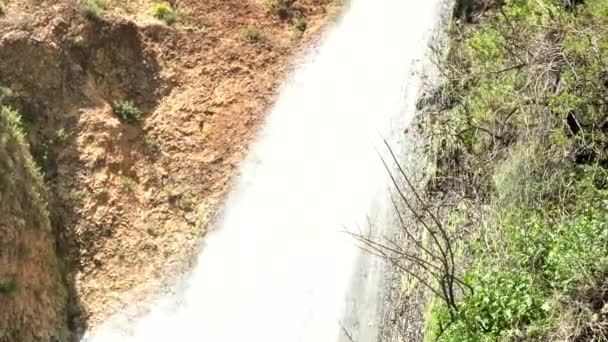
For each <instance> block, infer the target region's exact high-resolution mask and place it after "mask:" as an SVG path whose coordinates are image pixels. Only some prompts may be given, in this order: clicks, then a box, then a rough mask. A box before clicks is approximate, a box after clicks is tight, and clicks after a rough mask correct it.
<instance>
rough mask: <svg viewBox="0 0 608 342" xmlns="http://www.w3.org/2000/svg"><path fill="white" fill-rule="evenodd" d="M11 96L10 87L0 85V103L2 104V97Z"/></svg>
mask: <svg viewBox="0 0 608 342" xmlns="http://www.w3.org/2000/svg"><path fill="white" fill-rule="evenodd" d="M11 96H13V91H12V90H11V88H8V87H4V86H0V104H2V101H3V100H4V99H8V98H9V97H11Z"/></svg>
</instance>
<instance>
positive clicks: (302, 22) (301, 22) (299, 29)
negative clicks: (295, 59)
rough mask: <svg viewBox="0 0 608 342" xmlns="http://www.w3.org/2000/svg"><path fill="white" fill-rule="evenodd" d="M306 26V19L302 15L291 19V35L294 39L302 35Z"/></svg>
mask: <svg viewBox="0 0 608 342" xmlns="http://www.w3.org/2000/svg"><path fill="white" fill-rule="evenodd" d="M307 28H308V21H307V20H306V18H304V17H298V18H296V19H295V20H294V21H293V24H292V26H291V29H292V33H293V37H294V38H295V39H301V38H302V37H303V36H304V32H306V29H307Z"/></svg>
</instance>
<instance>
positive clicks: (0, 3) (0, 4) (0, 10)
mask: <svg viewBox="0 0 608 342" xmlns="http://www.w3.org/2000/svg"><path fill="white" fill-rule="evenodd" d="M5 13H6V3H5V2H4V0H0V15H4V14H5Z"/></svg>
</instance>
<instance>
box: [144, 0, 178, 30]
mask: <svg viewBox="0 0 608 342" xmlns="http://www.w3.org/2000/svg"><path fill="white" fill-rule="evenodd" d="M150 11H151V12H152V15H153V16H154V18H156V19H159V20H162V21H164V22H165V24H167V25H173V24H175V23H176V22H178V21H179V20H180V19H181V15H180V13H179V12H178V11H176V10H175V9H174V8H173V7H172V6H171V4H170V3H168V2H166V1H157V2H155V3H154V5H152V8H151V9H150Z"/></svg>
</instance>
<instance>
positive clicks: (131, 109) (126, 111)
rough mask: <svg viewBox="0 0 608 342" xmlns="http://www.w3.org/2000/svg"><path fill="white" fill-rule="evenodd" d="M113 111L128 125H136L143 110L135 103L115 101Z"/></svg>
mask: <svg viewBox="0 0 608 342" xmlns="http://www.w3.org/2000/svg"><path fill="white" fill-rule="evenodd" d="M112 109H113V110H114V114H116V115H117V116H118V118H119V119H121V120H122V121H124V122H126V123H135V122H137V121H138V120H139V118H140V117H141V110H140V109H139V108H138V107H137V105H135V103H134V102H133V101H123V100H118V101H115V102H114V105H113V107H112Z"/></svg>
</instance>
